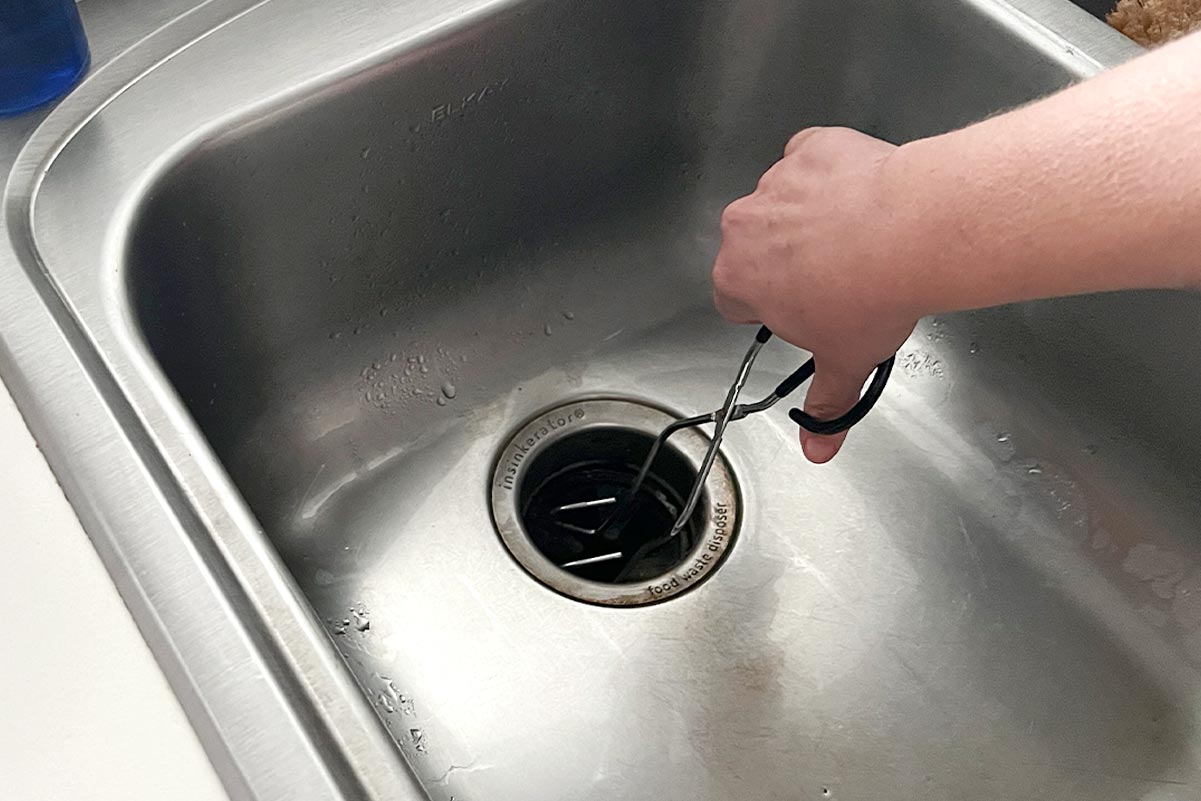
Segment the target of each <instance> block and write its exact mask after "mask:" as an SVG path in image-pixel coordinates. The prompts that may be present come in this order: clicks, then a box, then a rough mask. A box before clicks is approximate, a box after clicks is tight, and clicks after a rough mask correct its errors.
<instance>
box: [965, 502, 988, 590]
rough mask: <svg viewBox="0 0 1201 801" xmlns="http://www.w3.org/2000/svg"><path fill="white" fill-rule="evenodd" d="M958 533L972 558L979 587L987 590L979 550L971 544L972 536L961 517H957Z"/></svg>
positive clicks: (974, 544)
mask: <svg viewBox="0 0 1201 801" xmlns="http://www.w3.org/2000/svg"><path fill="white" fill-rule="evenodd" d="M958 520H959V533H961V534H962V535H963V544H964V545H965V546H967V552H968V555H969V556H971V557H972V566H973V567H974V568H975V570H976V575H977V576H979V577H980V586H981V587H982V588H983V589H988V578H987V577H986V576H985V575H984V568H983V566H982V565H981V560H980V549H979V548H977V547H976V543H974V542H972V535H971V534H969V533H968V530H967V524H966V523H965V522H964V521H963V515H959V516H958Z"/></svg>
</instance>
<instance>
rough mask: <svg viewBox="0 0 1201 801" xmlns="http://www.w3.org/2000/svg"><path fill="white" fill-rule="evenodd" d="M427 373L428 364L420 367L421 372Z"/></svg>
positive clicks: (428, 369)
mask: <svg viewBox="0 0 1201 801" xmlns="http://www.w3.org/2000/svg"><path fill="white" fill-rule="evenodd" d="M429 371H430V366H429V365H428V364H423V365H421V372H423V373H428V372H429Z"/></svg>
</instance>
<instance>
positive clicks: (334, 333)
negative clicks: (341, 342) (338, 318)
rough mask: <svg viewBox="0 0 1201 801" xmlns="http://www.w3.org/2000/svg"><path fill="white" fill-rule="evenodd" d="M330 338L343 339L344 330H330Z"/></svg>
mask: <svg viewBox="0 0 1201 801" xmlns="http://www.w3.org/2000/svg"><path fill="white" fill-rule="evenodd" d="M329 338H330V339H341V338H342V332H341V331H330V332H329Z"/></svg>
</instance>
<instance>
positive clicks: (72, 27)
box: [0, 0, 89, 116]
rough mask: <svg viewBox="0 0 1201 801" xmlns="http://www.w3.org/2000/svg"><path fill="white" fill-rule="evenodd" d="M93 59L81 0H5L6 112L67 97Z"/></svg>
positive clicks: (1, 32) (2, 64) (0, 99)
mask: <svg viewBox="0 0 1201 801" xmlns="http://www.w3.org/2000/svg"><path fill="white" fill-rule="evenodd" d="M88 59H89V54H88V40H87V37H86V36H84V33H83V25H82V24H81V23H80V21H79V12H78V11H77V10H76V9H75V0H0V116H4V115H8V114H17V113H19V112H22V111H25V110H26V109H30V108H33V107H34V106H38V105H41V104H42V103H45V102H47V101H49V100H53V99H55V98H56V97H61V96H62V95H63V94H65V93H66V91H67V90H68V89H70V88H71V87H72V86H73V85H74V84H75V82H76V81H77V80H79V77H80V76H81V75H83V73H84V70H86V69H87V68H88Z"/></svg>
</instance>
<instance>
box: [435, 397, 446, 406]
mask: <svg viewBox="0 0 1201 801" xmlns="http://www.w3.org/2000/svg"><path fill="white" fill-rule="evenodd" d="M435 402H436V403H437V404H438V405H439V406H445V405H446V398H438V400H437V401H435Z"/></svg>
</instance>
